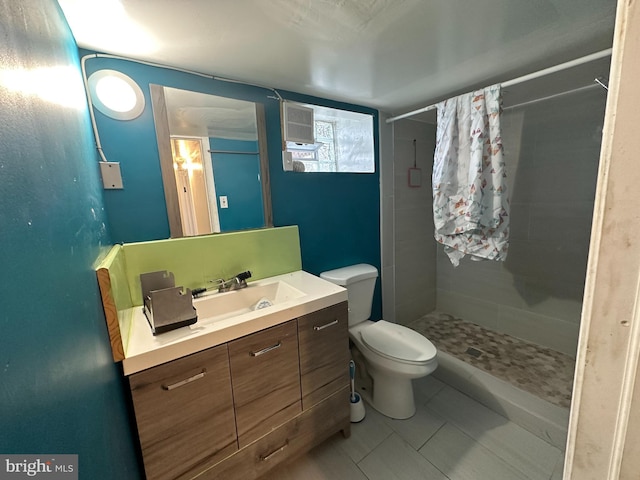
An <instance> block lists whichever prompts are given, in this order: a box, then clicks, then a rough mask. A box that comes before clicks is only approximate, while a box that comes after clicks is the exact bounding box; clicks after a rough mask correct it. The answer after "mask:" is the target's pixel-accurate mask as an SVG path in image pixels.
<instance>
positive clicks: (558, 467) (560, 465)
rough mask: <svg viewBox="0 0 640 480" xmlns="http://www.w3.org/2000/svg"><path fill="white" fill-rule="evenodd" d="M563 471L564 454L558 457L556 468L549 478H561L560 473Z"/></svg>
mask: <svg viewBox="0 0 640 480" xmlns="http://www.w3.org/2000/svg"><path fill="white" fill-rule="evenodd" d="M563 473H564V455H562V456H561V457H560V458H559V459H558V463H556V468H554V469H553V474H552V475H551V478H550V479H549V480H562V474H563Z"/></svg>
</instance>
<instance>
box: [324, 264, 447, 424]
mask: <svg viewBox="0 0 640 480" xmlns="http://www.w3.org/2000/svg"><path fill="white" fill-rule="evenodd" d="M320 277H321V278H323V279H325V280H327V281H329V282H332V283H336V284H338V285H341V286H343V287H345V288H346V289H347V298H348V302H349V337H350V338H351V340H352V341H353V343H354V344H355V346H356V348H357V349H358V351H359V352H360V353H361V354H362V356H363V357H364V359H365V365H366V368H367V371H368V372H369V374H370V375H371V378H372V379H373V396H372V397H371V398H367V397H366V396H365V398H367V400H369V401H370V402H371V404H372V406H373V407H374V408H375V409H376V410H378V411H379V412H380V413H382V414H383V415H386V416H387V417H391V418H398V419H403V418H409V417H412V416H413V414H414V413H415V412H416V406H415V402H414V399H413V385H412V384H411V380H412V379H414V378H420V377H424V376H426V375H429V374H430V373H431V372H433V371H434V370H435V369H436V367H437V366H438V361H437V359H436V353H437V350H436V347H434V345H433V344H432V343H431V342H430V341H429V340H427V339H426V338H425V337H424V336H423V335H420V334H419V333H418V332H415V331H413V330H411V329H409V328H407V327H404V326H402V325H397V324H395V323H390V322H386V321H384V320H379V321H377V322H373V321H371V320H369V317H370V316H371V304H372V301H373V290H374V288H375V285H376V279H377V278H378V270H377V269H376V268H375V267H374V266H372V265H367V264H364V263H361V264H358V265H351V266H349V267H344V268H338V269H335V270H330V271H328V272H323V273H321V274H320Z"/></svg>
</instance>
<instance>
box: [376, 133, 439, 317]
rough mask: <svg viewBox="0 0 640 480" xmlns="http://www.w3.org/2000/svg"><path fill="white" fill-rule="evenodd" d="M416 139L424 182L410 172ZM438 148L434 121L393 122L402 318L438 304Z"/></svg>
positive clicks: (397, 276) (396, 247) (398, 290)
mask: <svg viewBox="0 0 640 480" xmlns="http://www.w3.org/2000/svg"><path fill="white" fill-rule="evenodd" d="M414 139H415V140H416V155H415V161H416V166H417V168H419V169H420V170H421V179H422V182H421V186H420V187H415V188H412V187H409V185H408V180H407V175H408V169H409V168H412V167H413V165H414V147H413V140H414ZM434 148H435V126H434V125H430V124H428V123H423V122H417V121H414V120H399V121H397V122H395V123H394V124H393V149H394V152H393V155H394V162H393V165H394V178H393V180H394V208H393V210H394V222H395V223H394V228H393V235H394V261H395V321H396V322H398V323H401V324H406V323H408V322H411V321H413V320H415V319H417V318H420V317H421V316H422V315H424V314H426V313H429V312H431V311H432V310H434V309H435V308H436V242H435V240H434V239H433V213H432V208H431V205H432V203H431V169H432V166H433V150H434ZM385 318H386V317H385Z"/></svg>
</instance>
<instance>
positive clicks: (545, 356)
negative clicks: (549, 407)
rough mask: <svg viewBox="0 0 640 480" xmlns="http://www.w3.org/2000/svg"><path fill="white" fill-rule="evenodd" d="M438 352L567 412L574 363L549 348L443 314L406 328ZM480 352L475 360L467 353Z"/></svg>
mask: <svg viewBox="0 0 640 480" xmlns="http://www.w3.org/2000/svg"><path fill="white" fill-rule="evenodd" d="M407 326H408V327H409V328H412V329H413V330H416V331H418V332H420V333H422V334H423V335H424V336H425V337H427V338H428V339H429V340H431V341H432V342H433V343H434V345H435V346H436V348H437V349H438V350H442V351H444V352H447V353H449V354H450V355H453V356H455V357H457V358H459V359H460V360H463V361H464V362H466V363H469V364H470V365H473V366H474V367H476V368H479V369H481V370H484V371H485V372H488V373H490V374H491V375H493V376H495V377H498V378H500V379H502V380H505V381H507V382H509V383H511V384H512V385H514V386H516V387H518V388H520V389H522V390H525V391H527V392H529V393H532V394H534V395H536V396H538V397H540V398H542V399H545V400H547V401H548V402H550V403H553V404H554V405H558V406H560V407H565V408H569V406H570V405H571V389H572V386H573V373H574V372H573V371H574V368H575V360H574V359H573V358H571V357H569V356H568V355H564V354H562V353H559V352H556V351H554V350H551V349H549V348H544V347H540V346H538V345H534V344H532V343H527V342H525V341H522V340H519V339H517V338H514V337H511V336H509V335H506V334H503V333H498V332H494V331H491V330H487V329H486V328H483V327H481V326H479V325H475V324H473V323H470V322H465V321H464V320H461V319H459V318H455V317H453V316H451V315H449V314H446V313H439V312H433V313H430V314H428V315H425V316H423V317H421V318H419V319H418V320H415V321H413V322H411V323H409V324H408V325H407ZM469 347H473V348H474V349H476V350H477V351H479V352H481V354H480V356H479V357H475V356H473V355H471V354H469V353H468V352H467V349H468V348H469Z"/></svg>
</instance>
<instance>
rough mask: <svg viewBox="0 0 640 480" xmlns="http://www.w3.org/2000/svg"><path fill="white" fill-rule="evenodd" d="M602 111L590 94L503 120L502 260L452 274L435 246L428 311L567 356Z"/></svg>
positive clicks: (572, 343)
mask: <svg viewBox="0 0 640 480" xmlns="http://www.w3.org/2000/svg"><path fill="white" fill-rule="evenodd" d="M605 102H606V95H605V94H604V92H603V91H600V90H597V89H592V90H589V91H587V92H582V93H575V94H570V95H566V96H564V97H561V98H557V99H554V100H550V101H543V102H539V103H536V104H532V105H529V106H526V107H521V108H514V109H511V110H509V109H507V110H506V111H505V114H504V116H503V121H502V134H503V144H504V149H505V158H506V162H507V168H508V174H509V175H510V177H509V183H508V185H509V187H510V192H511V193H510V198H511V242H510V249H509V254H508V257H507V260H506V262H504V263H494V262H491V263H490V262H470V261H463V262H462V264H461V265H460V266H459V267H458V268H456V269H454V268H453V267H452V266H451V264H450V262H449V260H448V259H447V257H446V255H445V254H444V252H443V250H442V248H441V247H438V253H437V308H438V310H441V311H443V312H447V313H450V314H452V315H455V316H459V317H461V318H463V319H465V320H468V321H471V322H474V323H476V324H480V325H482V326H485V327H487V328H490V329H492V330H496V331H500V332H503V333H507V334H510V335H513V336H515V337H518V338H521V339H524V340H527V341H530V342H533V343H537V344H540V345H543V346H547V347H550V348H552V349H554V350H557V351H560V352H563V353H566V354H569V355H572V356H575V351H576V345H577V341H578V329H579V322H580V313H581V307H582V295H583V289H584V280H585V274H586V265H587V254H588V249H589V236H590V230H591V218H592V211H593V201H594V197H595V186H596V177H597V170H598V161H599V153H600V143H601V133H602V125H603V119H604V109H605ZM419 234H420V235H422V231H421V230H420V232H419ZM430 294H431V290H430V289H428V290H425V295H430Z"/></svg>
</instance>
